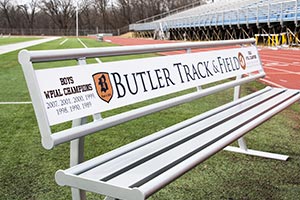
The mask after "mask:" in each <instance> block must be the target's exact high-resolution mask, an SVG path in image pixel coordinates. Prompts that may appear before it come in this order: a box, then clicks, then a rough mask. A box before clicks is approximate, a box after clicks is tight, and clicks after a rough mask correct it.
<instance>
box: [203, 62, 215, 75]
mask: <svg viewBox="0 0 300 200" xmlns="http://www.w3.org/2000/svg"><path fill="white" fill-rule="evenodd" d="M208 63H209V61H206V62H204V66H205V69H206V74H207V76H208V77H209V76H213V74H212V73H211V71H210V70H209V69H208Z"/></svg>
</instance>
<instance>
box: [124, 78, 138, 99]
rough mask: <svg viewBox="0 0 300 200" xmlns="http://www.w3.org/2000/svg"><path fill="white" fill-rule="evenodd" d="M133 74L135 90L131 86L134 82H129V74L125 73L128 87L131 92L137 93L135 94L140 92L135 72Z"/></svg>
mask: <svg viewBox="0 0 300 200" xmlns="http://www.w3.org/2000/svg"><path fill="white" fill-rule="evenodd" d="M131 75H132V77H133V79H134V85H135V91H132V89H131V87H130V85H132V84H130V83H129V80H128V74H125V75H124V77H125V79H126V83H127V87H128V90H129V92H130V93H131V94H133V95H135V94H137V93H138V86H137V83H136V78H135V74H134V73H132V74H131Z"/></svg>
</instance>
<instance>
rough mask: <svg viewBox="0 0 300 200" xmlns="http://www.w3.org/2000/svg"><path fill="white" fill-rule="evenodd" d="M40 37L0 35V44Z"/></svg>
mask: <svg viewBox="0 0 300 200" xmlns="http://www.w3.org/2000/svg"><path fill="white" fill-rule="evenodd" d="M37 39H41V38H39V37H0V46H1V45H7V44H14V43H19V42H27V41H31V40H37Z"/></svg>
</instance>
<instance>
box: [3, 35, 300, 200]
mask: <svg viewBox="0 0 300 200" xmlns="http://www.w3.org/2000/svg"><path fill="white" fill-rule="evenodd" d="M64 39H65V38H62V39H60V40H56V41H52V42H49V43H45V44H42V45H39V46H35V47H31V48H30V49H31V50H33V49H60V48H81V47H82V46H81V44H80V43H79V42H78V41H77V39H75V38H70V39H69V40H68V41H67V42H66V43H65V44H64V45H59V44H60V42H62V41H63V40H64ZM82 40H83V41H84V42H85V43H86V44H87V45H88V46H89V47H93V46H98V45H99V46H102V45H105V46H106V45H109V44H107V43H102V42H98V41H94V40H90V39H82ZM145 56H153V54H152V55H149V54H148V55H143V57H145ZM125 58H126V57H125ZM112 59H113V60H115V59H124V57H114V58H106V59H104V60H112ZM0 60H1V61H2V62H1V66H0V85H1V86H2V87H1V91H0V101H30V98H29V96H28V92H27V88H26V85H25V81H24V78H23V74H22V71H21V67H20V66H19V64H18V62H17V52H11V53H9V54H6V55H5V56H0ZM91 62H94V61H92V60H91ZM65 64H76V62H75V61H67V63H65ZM49 65H50V66H58V63H49V64H48V66H47V67H49ZM37 67H41V68H43V67H45V66H43V65H38V66H37ZM262 87H264V86H263V85H262V84H260V83H251V84H247V85H245V86H243V87H242V91H243V92H244V95H245V94H247V93H250V92H253V91H256V90H258V89H260V88H262ZM185 92H188V91H184V92H181V93H185ZM232 92H233V90H232V89H230V90H226V91H223V92H221V93H218V94H216V95H212V96H208V97H205V98H202V99H200V100H197V101H194V102H191V103H189V104H184V105H181V106H177V107H176V108H172V109H168V110H165V111H162V112H159V113H156V114H153V115H150V116H146V117H143V118H141V119H138V120H134V121H131V122H128V123H126V124H122V125H119V126H116V127H113V128H110V129H107V130H105V131H102V132H100V133H97V134H94V135H91V136H89V137H87V138H86V145H85V147H86V158H92V157H94V156H97V155H99V154H102V153H104V152H107V151H109V150H112V149H114V148H116V147H118V146H122V145H124V144H126V143H128V142H131V141H134V140H136V139H138V138H140V137H143V136H145V135H148V134H151V133H152V132H154V131H157V130H160V129H162V128H165V127H168V126H169V125H171V124H174V123H177V122H179V121H182V120H184V119H187V118H189V117H191V116H194V115H196V114H198V113H202V112H204V111H206V110H209V109H212V108H214V107H216V106H219V105H222V104H224V103H225V102H228V101H230V100H231V99H232V95H231V94H232ZM171 96H173V95H171ZM155 101H157V99H154V100H150V101H148V102H143V103H139V105H144V104H147V103H152V102H155ZM136 106H137V105H132V106H128V107H125V108H121V109H117V110H113V111H111V112H106V113H104V114H103V115H104V116H109V115H112V114H114V113H116V112H121V111H124V110H127V109H130V108H133V107H136ZM0 110H1V112H0V127H1V129H0V135H1V139H0V199H7V200H15V199H17V200H19V199H20V200H23V199H26V200H27V199H28V200H29V199H30V200H48V199H49V200H50V199H61V200H65V199H71V193H70V189H69V188H68V187H61V186H58V185H57V184H56V183H55V181H54V174H55V172H56V171H57V170H58V169H65V168H68V166H69V163H68V162H69V145H68V144H63V145H60V146H58V147H55V148H54V149H53V150H50V151H48V150H45V149H43V147H42V145H41V142H40V134H39V130H38V127H37V122H36V119H35V115H34V112H33V108H32V105H0ZM68 125H70V123H66V124H63V125H61V126H68ZM136 127H143V129H142V130H141V129H137V128H136ZM57 128H61V127H57ZM246 139H247V142H248V144H249V147H251V148H254V149H259V150H264V151H271V152H277V153H284V154H288V155H290V156H291V157H290V159H289V160H288V161H287V162H283V161H275V160H269V159H263V158H258V157H252V156H246V155H240V154H236V153H230V152H225V151H222V152H219V153H218V154H216V155H215V156H213V157H211V158H209V159H208V160H207V161H205V162H204V163H202V164H200V165H199V166H198V167H196V168H194V169H193V170H192V171H190V172H188V173H187V174H185V175H183V176H182V177H181V178H179V179H177V180H176V181H175V182H173V183H171V184H170V185H168V186H167V187H165V188H164V189H162V190H160V191H159V192H158V193H156V194H155V195H154V196H153V197H151V198H150V199H151V200H171V199H172V200H180V199H189V200H199V199H224V200H225V199H226V200H229V199H230V200H231V199H232V200H235V199H245V200H248V199H249V200H252V199H253V200H256V199H272V200H273V199H275V200H279V199H280V200H281V199H282V200H284V199H288V200H289V199H292V200H293V199H298V198H299V196H300V173H299V169H300V105H299V103H297V104H294V105H293V106H291V107H290V108H288V109H286V110H284V111H283V112H282V113H280V114H278V115H276V116H275V117H273V118H272V119H271V120H269V121H268V122H267V123H264V124H263V125H262V126H260V127H258V128H256V129H254V130H253V131H251V133H249V134H247V136H246ZM87 196H88V199H103V196H99V195H96V194H92V193H88V194H87Z"/></svg>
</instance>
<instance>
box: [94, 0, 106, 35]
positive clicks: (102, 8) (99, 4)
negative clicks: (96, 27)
mask: <svg viewBox="0 0 300 200" xmlns="http://www.w3.org/2000/svg"><path fill="white" fill-rule="evenodd" d="M108 2H109V0H95V10H96V11H97V13H98V14H99V16H100V18H101V21H100V23H101V24H102V27H103V30H106V29H107V24H108V20H107V6H108Z"/></svg>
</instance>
